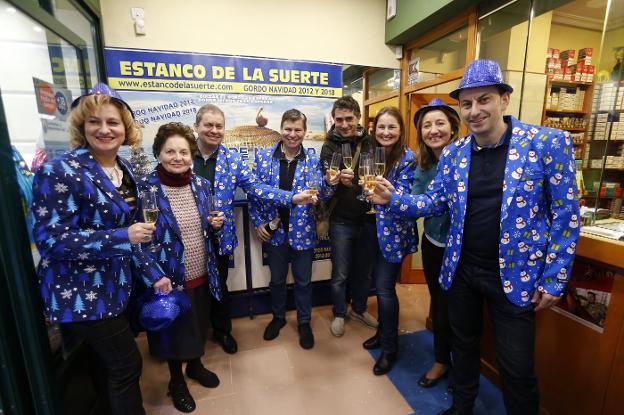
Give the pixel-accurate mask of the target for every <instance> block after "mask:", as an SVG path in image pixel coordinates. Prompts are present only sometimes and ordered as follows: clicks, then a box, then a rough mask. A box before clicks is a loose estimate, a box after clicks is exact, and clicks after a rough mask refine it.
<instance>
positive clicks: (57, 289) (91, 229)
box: [32, 148, 163, 323]
mask: <svg viewBox="0 0 624 415" xmlns="http://www.w3.org/2000/svg"><path fill="white" fill-rule="evenodd" d="M117 161H118V163H119V165H120V166H121V167H122V169H123V171H124V174H125V175H129V176H130V177H132V173H131V167H130V164H129V163H128V162H127V161H126V160H124V159H123V158H120V157H118V158H117ZM132 181H133V183H135V181H134V178H132ZM135 190H136V188H135ZM137 194H138V193H137ZM32 209H33V212H34V214H35V225H34V232H33V234H34V238H35V243H36V245H37V248H38V250H39V252H40V254H41V261H40V262H39V265H38V267H37V276H38V279H39V288H40V293H41V297H42V298H43V302H44V310H45V313H46V315H47V316H48V318H49V319H50V321H52V322H59V323H68V322H75V321H83V320H99V319H103V318H110V317H114V316H117V315H119V314H120V313H122V312H123V311H124V310H125V308H126V306H127V304H128V301H129V297H130V293H131V291H132V284H133V279H137V278H140V279H142V280H143V282H144V283H145V284H146V285H147V286H151V285H152V284H153V283H154V282H155V281H157V280H158V279H160V278H161V277H162V275H163V274H162V272H161V271H160V269H159V268H158V266H157V265H156V264H155V263H153V261H151V260H150V259H149V258H148V257H147V256H146V255H145V252H143V251H142V250H141V249H140V246H139V245H132V244H131V243H130V240H129V238H128V227H129V226H130V225H132V224H133V223H134V222H138V221H141V220H142V218H141V214H140V212H141V206H140V202H139V201H138V200H137V207H136V209H135V210H134V211H133V212H132V213H131V212H130V208H129V206H128V205H127V204H126V202H125V201H124V200H123V198H122V196H121V195H120V194H119V192H118V191H117V190H116V189H115V187H114V185H113V183H111V181H110V180H109V179H108V177H107V176H106V174H105V173H104V171H103V170H102V168H101V167H100V165H99V164H98V163H97V161H96V160H95V159H94V158H93V156H92V155H91V153H90V152H89V150H88V149H86V148H78V149H76V150H73V151H70V152H68V153H65V154H64V155H62V156H60V157H58V158H56V159H54V160H52V161H50V162H48V163H46V164H44V165H43V166H42V167H40V168H39V170H37V173H36V175H35V180H34V183H33V204H32Z"/></svg>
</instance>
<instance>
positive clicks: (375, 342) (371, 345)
mask: <svg viewBox="0 0 624 415" xmlns="http://www.w3.org/2000/svg"><path fill="white" fill-rule="evenodd" d="M362 347H363V348H365V349H366V350H373V349H379V347H381V342H380V341H379V332H377V333H375V335H374V336H373V337H371V338H370V339H368V340H366V341H365V342H364V343H362Z"/></svg>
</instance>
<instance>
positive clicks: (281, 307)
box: [264, 242, 314, 324]
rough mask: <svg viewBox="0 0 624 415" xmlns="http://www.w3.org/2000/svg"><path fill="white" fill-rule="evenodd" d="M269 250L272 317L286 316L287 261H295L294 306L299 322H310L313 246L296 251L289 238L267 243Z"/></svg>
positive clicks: (293, 266) (293, 264) (293, 265)
mask: <svg viewBox="0 0 624 415" xmlns="http://www.w3.org/2000/svg"><path fill="white" fill-rule="evenodd" d="M264 247H265V250H266V252H267V254H268V262H269V269H270V270H271V282H270V283H269V287H271V307H272V310H273V317H275V318H285V317H286V293H287V291H286V277H287V276H288V263H289V262H290V263H292V272H293V277H294V279H295V306H296V307H297V323H299V324H304V323H309V322H310V317H311V315H312V286H311V285H310V280H311V278H312V259H313V257H314V249H304V250H302V251H297V250H295V249H292V248H291V247H290V245H288V242H284V243H283V244H281V245H279V246H273V245H271V244H267V243H265V244H264Z"/></svg>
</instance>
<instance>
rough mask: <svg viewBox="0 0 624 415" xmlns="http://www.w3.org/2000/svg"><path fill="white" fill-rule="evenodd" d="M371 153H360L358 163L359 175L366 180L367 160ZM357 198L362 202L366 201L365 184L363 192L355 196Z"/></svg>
mask: <svg viewBox="0 0 624 415" xmlns="http://www.w3.org/2000/svg"><path fill="white" fill-rule="evenodd" d="M369 158H370V155H369V154H368V153H362V154H360V162H359V164H358V177H359V179H360V180H364V176H366V168H367V167H366V166H367V165H368V164H367V163H368V162H367V160H369ZM355 198H356V199H357V200H360V201H362V202H366V194H365V193H364V186H362V192H361V193H360V194H359V195H357V196H356V197H355Z"/></svg>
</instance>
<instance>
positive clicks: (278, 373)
mask: <svg viewBox="0 0 624 415" xmlns="http://www.w3.org/2000/svg"><path fill="white" fill-rule="evenodd" d="M397 292H398V294H399V299H400V304H401V314H400V319H399V320H400V327H399V330H400V332H401V333H405V332H413V331H417V330H422V329H423V328H424V327H425V318H426V316H427V313H428V307H429V293H428V291H427V287H426V285H400V286H397ZM369 311H370V312H371V314H373V315H376V312H377V305H376V300H375V298H374V297H371V298H370V299H369ZM331 315H332V314H331V307H330V306H324V307H317V308H315V309H314V310H313V312H312V329H313V331H314V336H315V339H316V343H315V346H314V348H313V349H311V350H304V349H302V348H301V347H300V346H299V342H298V341H299V337H298V334H297V323H296V315H295V312H294V311H291V312H289V313H288V314H287V320H288V324H287V325H286V327H284V328H283V329H282V330H281V332H280V335H279V337H278V338H277V339H275V340H273V341H270V342H267V341H265V340H263V339H262V333H263V332H264V328H265V327H266V325H267V324H268V323H269V321H270V320H271V316H270V315H268V314H265V315H260V316H256V318H254V319H253V320H251V319H249V318H240V319H236V320H234V322H233V326H234V328H233V333H232V334H233V335H234V337H235V338H236V340H237V341H238V345H239V351H238V353H236V354H235V355H228V354H226V353H225V352H223V350H221V348H220V347H219V346H217V345H216V344H215V343H213V342H211V341H210V342H208V344H207V345H206V353H205V355H204V357H203V359H202V360H203V362H204V365H205V366H206V367H207V368H208V369H210V370H212V371H213V372H215V373H217V375H218V376H219V379H220V380H221V384H220V385H219V387H218V388H215V389H206V388H204V387H202V386H201V385H199V384H198V383H197V382H195V381H192V380H188V385H189V390H190V392H191V394H192V395H193V397H194V398H195V401H196V402H197V409H196V411H195V412H194V413H197V414H215V415H216V414H219V415H222V414H223V415H225V414H236V415H238V414H241V415H243V414H244V415H251V414H253V415H262V414H271V415H275V414H289V415H315V414H323V415H332V414H340V415H349V414H358V415H366V414H375V415H380V414H383V415H395V414H396V415H402V414H411V413H412V412H413V411H412V409H411V408H410V406H409V405H408V404H407V402H405V400H404V399H403V397H402V396H401V394H400V393H399V392H398V391H397V390H396V388H395V387H394V385H393V384H392V383H391V382H390V381H389V380H388V378H387V377H386V376H381V377H378V376H374V375H373V373H372V367H373V364H374V360H373V358H372V357H371V356H370V354H369V353H368V352H367V351H366V350H364V349H363V348H362V345H361V344H362V342H363V341H364V340H366V339H367V338H368V337H370V336H371V335H373V334H374V331H373V330H372V329H369V328H366V327H364V326H363V325H361V324H360V323H357V322H354V321H347V324H346V333H345V335H344V336H343V337H341V338H336V337H333V336H332V335H331V334H330V332H329V323H330V319H331ZM139 347H140V348H141V352H142V353H143V357H144V360H143V364H144V366H143V375H142V377H141V387H142V391H143V399H144V402H145V408H146V410H147V412H148V414H149V415H168V414H175V413H178V412H177V411H176V410H175V409H174V408H173V406H172V404H171V400H170V398H169V397H168V396H166V393H167V382H168V381H169V373H168V369H167V363H166V362H161V361H158V360H155V359H154V358H152V357H151V356H150V355H149V353H148V351H147V340H146V338H145V337H144V336H141V337H140V338H139ZM419 375H420V374H416V373H415V374H414V382H415V381H416V379H417V377H418V376H419Z"/></svg>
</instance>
